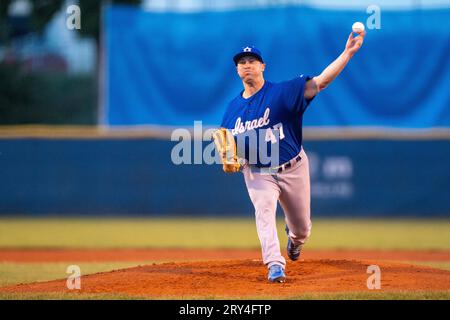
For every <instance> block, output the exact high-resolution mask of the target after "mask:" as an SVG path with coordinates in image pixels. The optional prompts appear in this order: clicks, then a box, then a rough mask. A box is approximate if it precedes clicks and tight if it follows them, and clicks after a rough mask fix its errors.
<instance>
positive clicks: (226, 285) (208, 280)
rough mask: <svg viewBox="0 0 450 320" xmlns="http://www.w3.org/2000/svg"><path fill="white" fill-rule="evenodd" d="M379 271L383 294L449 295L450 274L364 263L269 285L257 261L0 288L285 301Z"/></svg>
mask: <svg viewBox="0 0 450 320" xmlns="http://www.w3.org/2000/svg"><path fill="white" fill-rule="evenodd" d="M371 264H377V265H378V266H379V267H380V269H381V290H376V291H382V292H387V291H449V290H450V271H446V270H439V269H433V268H428V267H419V266H413V265H408V264H401V263H393V262H380V261H367V260H329V259H319V260H300V261H298V262H290V263H288V266H287V272H286V274H287V277H288V280H287V282H286V283H284V284H272V283H269V282H268V281H267V280H266V268H265V267H264V266H263V265H262V264H261V261H259V260H250V259H246V260H222V261H220V260H216V261H204V262H198V261H197V262H193V261H190V262H170V263H162V264H152V265H145V266H137V267H134V268H127V269H122V270H115V271H110V272H104V273H98V274H92V275H86V276H82V278H81V290H68V289H67V288H66V280H65V279H63V280H55V281H49V282H42V283H31V284H21V285H15V286H10V287H4V288H0V292H9V293H37V292H52V293H64V292H67V293H68V292H71V293H73V294H78V293H102V294H108V293H110V294H117V293H120V294H127V295H133V296H146V297H154V298H161V297H163V298H169V297H175V298H183V297H186V298H189V297H191V298H192V297H203V298H208V297H216V298H218V297H222V298H227V297H266V298H272V297H289V296H296V295H300V294H302V293H312V292H364V291H365V292H369V291H371V292H373V291H374V290H369V289H368V288H367V285H366V282H367V278H368V277H369V274H367V267H368V266H369V265H371Z"/></svg>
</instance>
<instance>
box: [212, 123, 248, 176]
mask: <svg viewBox="0 0 450 320" xmlns="http://www.w3.org/2000/svg"><path fill="white" fill-rule="evenodd" d="M213 139H214V143H215V145H216V150H217V152H218V153H219V154H220V157H221V159H222V163H223V171H225V172H238V171H240V170H241V167H242V166H241V164H240V163H239V161H238V158H237V150H236V141H234V137H233V134H232V133H231V132H230V131H229V130H228V129H225V128H219V129H217V130H216V131H214V133H213Z"/></svg>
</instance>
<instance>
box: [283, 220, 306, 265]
mask: <svg viewBox="0 0 450 320" xmlns="http://www.w3.org/2000/svg"><path fill="white" fill-rule="evenodd" d="M285 230H286V233H287V235H288V242H287V255H288V257H289V259H291V260H292V261H297V260H298V258H299V257H300V252H301V250H302V245H300V244H298V245H295V244H294V243H293V242H292V240H291V237H290V236H289V228H288V227H287V226H286V229H285Z"/></svg>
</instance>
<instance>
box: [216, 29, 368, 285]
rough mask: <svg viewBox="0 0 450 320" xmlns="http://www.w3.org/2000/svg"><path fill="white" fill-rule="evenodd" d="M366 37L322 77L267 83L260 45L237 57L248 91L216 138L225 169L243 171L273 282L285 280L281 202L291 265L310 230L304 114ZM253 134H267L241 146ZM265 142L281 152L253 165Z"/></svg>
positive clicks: (350, 44) (353, 41)
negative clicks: (241, 137) (252, 152)
mask: <svg viewBox="0 0 450 320" xmlns="http://www.w3.org/2000/svg"><path fill="white" fill-rule="evenodd" d="M364 36H365V31H360V32H358V35H357V36H356V37H355V36H354V35H353V32H352V33H350V35H349V37H348V40H347V43H346V45H345V49H344V51H343V52H342V53H341V55H340V56H339V57H338V58H337V59H336V60H334V61H333V62H332V63H331V64H330V65H329V66H328V67H327V68H325V69H324V70H323V71H322V73H321V74H320V75H318V76H315V77H310V76H307V75H300V76H299V77H297V78H295V79H292V80H289V81H285V82H281V83H272V82H269V81H266V80H265V79H264V76H263V73H264V69H265V67H266V65H265V63H264V60H263V57H262V54H261V52H260V51H259V50H258V49H257V48H256V47H254V46H246V47H243V48H242V49H241V50H240V51H239V52H238V53H237V54H236V55H235V56H234V57H233V61H234V63H235V65H236V70H237V74H238V75H239V77H240V78H241V80H242V84H243V87H244V88H243V90H242V91H241V92H240V93H239V95H238V96H237V97H235V98H234V99H233V100H232V101H231V102H230V103H229V105H228V107H227V110H226V112H225V115H224V117H223V121H222V124H221V128H219V129H218V130H217V131H216V132H214V135H213V137H214V142H215V144H216V148H217V150H218V151H219V153H220V154H221V158H222V162H223V170H224V171H226V172H238V171H242V172H243V175H244V179H245V184H246V187H247V190H248V193H249V196H250V199H251V201H252V203H253V206H254V208H255V217H256V229H257V233H258V237H259V240H260V243H261V249H262V257H263V263H264V264H265V265H266V266H267V267H268V280H269V281H271V282H284V281H285V279H286V275H285V266H286V260H285V258H284V257H283V256H282V255H281V251H280V243H279V240H278V235H277V229H276V208H277V203H278V202H280V204H281V207H282V208H283V211H284V215H285V222H286V233H287V236H288V244H287V256H288V257H289V258H290V259H291V260H292V261H295V260H298V258H299V256H300V251H301V249H302V246H303V244H304V243H305V242H306V240H307V239H308V237H309V236H310V232H311V219H310V182H309V180H310V179H309V165H308V157H307V155H306V153H305V150H304V149H303V147H302V123H303V121H302V119H303V114H304V112H305V110H306V108H307V107H308V106H309V104H310V103H311V101H312V100H313V98H314V97H315V96H316V95H317V94H318V93H319V92H320V91H321V90H323V89H325V88H326V87H327V86H328V85H329V84H330V83H331V82H332V81H333V80H334V79H335V78H336V77H337V76H338V75H339V73H340V72H341V71H342V70H343V69H344V67H345V66H346V65H347V63H348V62H349V61H350V59H351V58H352V57H353V55H354V54H355V53H356V52H357V51H358V50H359V48H360V47H361V45H362V43H363V40H364ZM252 130H254V131H255V132H258V131H260V130H264V131H265V133H264V134H262V135H257V136H258V139H257V143H256V146H255V145H248V144H249V143H250V142H248V141H247V142H245V145H244V146H243V147H242V148H241V146H239V139H238V138H239V135H242V134H245V133H246V132H249V131H252ZM264 137H265V138H264ZM263 138H264V139H263ZM261 140H263V141H261ZM236 141H237V142H236ZM253 144H254V143H253ZM262 144H266V146H265V147H266V148H267V146H269V147H270V148H269V149H271V150H274V148H275V147H276V148H278V149H277V150H278V159H276V160H277V161H271V162H270V163H263V161H262V159H261V157H260V156H259V153H257V157H256V161H255V159H253V160H252V161H250V160H251V159H250V157H249V155H248V154H247V152H248V151H249V150H251V149H256V150H259V149H260V148H261V146H262ZM242 150H244V151H242ZM273 163H276V165H272V164H273Z"/></svg>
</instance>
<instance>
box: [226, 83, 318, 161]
mask: <svg viewBox="0 0 450 320" xmlns="http://www.w3.org/2000/svg"><path fill="white" fill-rule="evenodd" d="M309 79H311V77H309V76H304V75H301V76H300V77H297V78H294V79H292V80H289V81H284V82H280V83H272V82H269V81H267V80H266V81H265V83H264V85H263V87H262V88H261V89H260V90H259V91H258V92H257V93H255V94H254V95H253V96H251V97H249V98H247V99H246V98H244V97H243V96H242V93H243V91H241V92H240V94H239V95H238V96H237V97H236V98H234V99H233V100H232V101H231V102H230V103H229V105H228V107H227V110H226V112H225V115H224V117H223V120H222V124H221V126H222V127H224V128H227V129H229V130H231V133H232V134H233V136H234V137H235V139H236V143H237V149H238V150H237V153H238V157H240V158H243V159H246V161H247V162H248V164H249V165H253V166H256V167H260V168H263V167H275V166H278V165H281V164H283V163H286V162H288V161H289V160H291V159H293V158H295V157H296V156H297V155H298V154H299V153H300V151H301V149H302V125H303V113H304V112H305V110H306V108H307V107H308V105H309V103H310V102H311V100H312V99H311V100H307V99H305V97H304V89H305V83H306V81H308V80H309Z"/></svg>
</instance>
